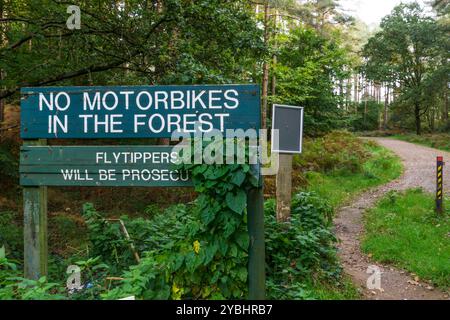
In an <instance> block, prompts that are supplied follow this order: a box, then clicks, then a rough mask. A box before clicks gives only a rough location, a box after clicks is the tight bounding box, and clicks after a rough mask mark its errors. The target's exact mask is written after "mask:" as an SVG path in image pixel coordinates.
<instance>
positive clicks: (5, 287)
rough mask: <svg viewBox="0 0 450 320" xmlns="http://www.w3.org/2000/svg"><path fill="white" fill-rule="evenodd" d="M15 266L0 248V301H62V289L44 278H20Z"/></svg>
mask: <svg viewBox="0 0 450 320" xmlns="http://www.w3.org/2000/svg"><path fill="white" fill-rule="evenodd" d="M20 274H21V271H20V270H19V269H18V268H17V265H16V264H15V263H14V262H12V261H10V260H8V259H7V258H6V256H5V251H4V249H1V248H0V300H58V299H64V298H65V297H64V295H62V294H61V292H63V290H64V289H63V288H61V287H60V286H59V284H57V283H50V282H48V281H47V278H46V277H41V278H40V279H39V280H29V279H25V278H22V277H20V276H19V275H20Z"/></svg>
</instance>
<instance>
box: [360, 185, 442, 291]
mask: <svg viewBox="0 0 450 320" xmlns="http://www.w3.org/2000/svg"><path fill="white" fill-rule="evenodd" d="M445 205H446V207H447V208H448V206H450V203H449V202H448V199H446V201H445ZM449 217H450V216H449V211H448V210H447V211H446V213H445V214H444V215H443V216H441V217H439V216H438V215H437V214H436V212H435V210H434V198H433V196H432V195H431V194H428V193H425V192H423V191H422V190H421V189H411V190H408V191H406V192H405V193H397V192H390V193H389V194H388V195H386V197H384V198H383V199H382V200H381V201H380V202H379V203H378V204H377V206H376V207H375V208H373V209H371V210H369V212H368V214H367V216H366V235H365V238H364V242H363V246H362V247H363V250H364V251H365V252H366V253H371V254H372V255H373V258H374V259H375V260H377V261H380V262H382V263H392V264H395V265H397V266H399V267H401V268H404V269H407V270H409V271H411V272H414V273H416V274H417V275H418V276H419V277H420V278H422V279H425V280H431V281H432V282H433V283H434V284H436V285H438V286H441V287H442V288H449V286H450V281H449V280H450V264H449V263H448V262H449V260H450V242H449V241H448V237H449V234H450V219H449Z"/></svg>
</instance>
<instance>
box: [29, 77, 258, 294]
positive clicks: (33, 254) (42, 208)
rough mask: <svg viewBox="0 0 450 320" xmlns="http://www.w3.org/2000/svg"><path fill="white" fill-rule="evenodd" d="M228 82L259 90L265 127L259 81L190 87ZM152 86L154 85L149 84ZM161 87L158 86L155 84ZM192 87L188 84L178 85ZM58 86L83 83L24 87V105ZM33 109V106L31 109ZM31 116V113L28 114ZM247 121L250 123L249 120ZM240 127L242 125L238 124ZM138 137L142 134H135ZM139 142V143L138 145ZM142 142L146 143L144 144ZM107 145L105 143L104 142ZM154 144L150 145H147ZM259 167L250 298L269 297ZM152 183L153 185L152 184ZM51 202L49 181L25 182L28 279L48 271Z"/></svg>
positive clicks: (252, 211) (42, 142)
mask: <svg viewBox="0 0 450 320" xmlns="http://www.w3.org/2000/svg"><path fill="white" fill-rule="evenodd" d="M224 86H235V87H236V86H239V87H244V86H245V87H247V88H252V89H254V90H255V91H254V92H252V93H251V94H252V95H253V96H255V97H256V98H254V99H253V98H252V100H251V103H250V104H251V106H252V108H254V109H255V110H257V113H256V114H255V115H253V114H252V115H251V118H252V119H255V122H254V126H255V129H257V130H258V131H259V129H260V128H261V93H260V86H259V85H257V84H244V85H204V86H190V87H197V88H199V87H224ZM123 87H131V86H117V88H123ZM146 87H150V86H146ZM151 87H157V86H151ZM177 87H188V86H177ZM51 88H54V89H59V90H60V89H62V88H66V89H67V88H69V89H73V90H75V89H77V88H78V89H79V88H80V87H40V88H22V90H21V93H22V97H21V106H22V103H23V101H24V100H26V99H24V97H23V95H24V94H26V92H27V91H29V90H51ZM86 88H90V89H92V88H104V89H107V88H111V87H98V86H97V87H86ZM28 111H29V110H28ZM24 112H26V111H24V110H23V109H22V113H21V133H22V132H23V131H22V130H24V129H26V128H24V127H23V124H24V123H23V121H22V119H23V118H22V116H23V115H24ZM28 116H29V115H28ZM239 120H240V123H245V120H243V119H239ZM247 125H249V124H248V123H247ZM235 129H238V128H235ZM21 137H22V139H23V146H24V147H25V148H27V147H32V146H39V147H44V148H45V147H46V146H47V139H61V138H67V139H83V140H87V139H102V138H113V139H114V138H115V139H118V138H133V137H124V136H120V135H117V136H114V137H101V136H91V137H89V136H85V137H84V136H83V137H80V138H78V137H68V136H67V137H58V136H51V135H44V136H41V135H23V136H22V134H21ZM157 137H158V138H160V137H165V136H164V135H163V136H155V135H153V136H145V138H157ZM134 138H142V137H138V136H135V137H134ZM136 146H137V145H136ZM140 146H142V145H140ZM48 147H62V146H48ZM104 147H105V146H104ZM147 147H150V146H147ZM257 166H258V167H257V168H255V174H256V175H257V176H258V178H259V184H258V186H256V187H252V188H250V189H249V190H247V219H248V221H247V227H248V236H249V240H250V241H249V247H248V299H250V300H263V299H265V294H266V293H265V291H266V290H265V267H264V266H265V234H264V193H263V181H262V179H261V177H260V168H259V165H257ZM148 187H152V186H148ZM47 202H48V193H47V185H32V186H31V185H24V186H23V203H24V205H23V212H24V276H25V277H26V278H28V279H35V280H37V279H39V278H40V277H42V276H46V275H47V273H48V233H47V231H48V223H47V211H48V207H47Z"/></svg>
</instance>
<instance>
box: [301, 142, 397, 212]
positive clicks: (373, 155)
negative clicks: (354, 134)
mask: <svg viewBox="0 0 450 320" xmlns="http://www.w3.org/2000/svg"><path fill="white" fill-rule="evenodd" d="M360 143H361V144H362V142H361V141H360ZM362 146H363V148H364V149H365V150H366V152H367V153H368V154H369V155H370V156H368V157H367V158H363V159H360V161H361V162H359V164H358V166H356V167H355V166H351V167H353V168H357V170H355V171H351V170H348V168H347V169H346V168H345V167H344V168H343V169H342V167H341V168H339V167H337V169H335V170H332V171H328V172H327V173H321V172H308V173H307V174H306V179H307V181H308V186H307V190H308V191H314V192H316V193H317V194H318V195H320V196H321V197H323V198H325V199H328V201H329V202H330V204H331V205H332V207H333V208H337V207H339V206H341V205H343V204H344V203H345V202H346V201H348V200H349V199H351V197H353V196H355V194H357V193H359V192H361V191H363V190H365V189H367V188H369V187H373V186H377V185H381V184H383V183H386V182H389V181H391V180H393V179H396V178H398V177H399V176H400V174H401V173H402V169H403V168H402V164H401V161H400V159H399V158H398V157H397V156H395V155H394V154H393V153H392V152H391V151H389V150H387V149H385V148H382V147H380V146H378V145H377V144H374V143H371V142H368V143H366V144H362Z"/></svg>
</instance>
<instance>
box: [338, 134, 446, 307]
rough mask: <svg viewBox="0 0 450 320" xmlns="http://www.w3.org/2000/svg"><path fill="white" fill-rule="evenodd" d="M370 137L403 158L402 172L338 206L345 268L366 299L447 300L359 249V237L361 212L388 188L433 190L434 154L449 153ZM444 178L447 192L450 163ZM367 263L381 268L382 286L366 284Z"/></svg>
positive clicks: (339, 231) (419, 281)
mask: <svg viewBox="0 0 450 320" xmlns="http://www.w3.org/2000/svg"><path fill="white" fill-rule="evenodd" d="M370 139H371V140H374V141H376V142H377V143H378V144H380V145H382V146H384V147H386V148H388V149H390V150H392V151H393V152H395V153H396V154H397V155H398V156H399V157H400V158H401V159H402V162H403V166H404V173H403V175H402V176H401V177H400V178H399V179H397V180H395V181H392V182H390V183H388V184H385V185H383V186H380V187H377V188H374V189H371V190H369V191H367V192H364V193H363V194H361V195H360V196H358V197H357V198H356V199H355V200H354V201H353V202H352V203H351V204H350V205H349V206H346V207H342V208H341V209H340V210H339V212H338V214H337V218H336V219H335V229H336V235H337V237H338V239H339V240H340V242H339V246H338V249H339V256H340V259H341V261H342V264H343V267H344V270H345V272H346V273H347V274H348V275H350V276H351V277H352V279H353V282H354V283H355V284H356V285H357V286H358V287H359V289H360V291H361V293H362V295H363V297H364V298H365V299H376V300H449V293H448V292H442V291H439V290H438V289H435V288H433V287H432V286H431V285H430V284H428V283H426V282H424V281H422V280H420V279H418V278H417V277H416V276H415V275H414V274H410V273H408V272H407V271H404V270H399V269H397V268H394V267H392V266H387V265H381V264H379V263H376V262H374V261H371V260H370V258H369V257H368V256H366V255H365V254H364V253H362V252H361V249H360V239H361V236H362V235H363V232H364V224H363V215H364V212H365V211H366V210H367V209H369V208H371V207H373V206H374V205H375V204H376V202H377V200H379V199H380V198H382V197H383V195H385V194H386V193H387V192H388V191H390V190H406V189H409V188H418V187H421V188H423V189H424V190H426V191H429V192H435V188H436V187H435V181H436V180H435V179H436V178H435V175H436V157H437V156H438V155H440V156H443V157H444V161H446V160H447V161H448V162H449V163H450V153H448V152H444V151H440V150H436V149H432V148H428V147H423V146H419V145H415V144H412V143H408V142H404V141H399V140H393V139H383V138H370ZM445 177H449V178H448V179H445ZM444 181H445V182H447V183H445V182H444V192H446V193H447V194H450V165H449V166H444ZM449 263H450V262H449ZM369 266H376V267H378V268H379V270H380V271H381V290H377V289H374V290H369V289H368V288H367V285H366V283H367V280H368V278H369V277H370V276H371V273H373V271H372V272H369V273H367V272H366V271H367V270H368V268H369ZM372 270H373V269H372Z"/></svg>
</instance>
